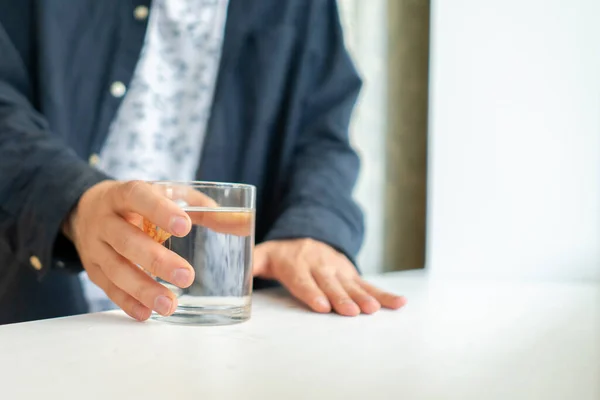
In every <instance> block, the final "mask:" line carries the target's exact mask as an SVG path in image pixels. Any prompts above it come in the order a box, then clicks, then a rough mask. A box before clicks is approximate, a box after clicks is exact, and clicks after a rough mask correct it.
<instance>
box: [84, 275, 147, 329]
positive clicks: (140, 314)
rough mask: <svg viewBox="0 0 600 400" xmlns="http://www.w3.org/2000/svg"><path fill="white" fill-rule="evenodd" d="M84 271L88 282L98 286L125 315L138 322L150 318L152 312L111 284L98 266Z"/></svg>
mask: <svg viewBox="0 0 600 400" xmlns="http://www.w3.org/2000/svg"><path fill="white" fill-rule="evenodd" d="M86 271H87V273H88V276H89V277H90V280H91V281H92V282H94V283H95V284H96V285H98V287H100V289H102V290H103V291H104V293H106V295H107V296H108V298H110V299H111V300H112V301H113V303H115V304H116V305H117V306H119V307H120V308H121V309H122V310H123V311H125V313H126V314H127V315H129V316H130V317H132V318H134V319H137V320H138V321H145V320H147V319H148V318H150V315H151V314H152V311H151V310H150V309H149V308H148V307H145V306H144V305H142V304H141V303H140V302H139V301H137V300H136V299H134V298H133V297H132V296H130V295H128V294H127V293H125V292H124V291H123V290H121V289H120V288H119V287H117V286H116V285H115V284H114V283H112V282H111V281H110V280H109V279H108V278H107V277H106V275H104V273H103V272H102V270H101V269H100V267H99V266H97V265H94V266H90V267H88V268H86Z"/></svg>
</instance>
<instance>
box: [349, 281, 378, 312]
mask: <svg viewBox="0 0 600 400" xmlns="http://www.w3.org/2000/svg"><path fill="white" fill-rule="evenodd" d="M341 284H342V286H343V288H344V289H345V290H346V293H348V294H349V295H350V297H351V298H352V300H354V302H355V303H356V304H357V305H358V306H359V307H360V310H361V311H362V312H363V313H365V314H373V313H375V312H377V311H379V309H380V308H381V304H379V302H378V301H377V300H376V299H375V298H374V297H373V296H371V295H370V294H369V293H367V291H365V290H364V289H363V288H361V287H360V286H359V285H358V283H356V282H355V281H353V280H352V279H345V280H342V281H341Z"/></svg>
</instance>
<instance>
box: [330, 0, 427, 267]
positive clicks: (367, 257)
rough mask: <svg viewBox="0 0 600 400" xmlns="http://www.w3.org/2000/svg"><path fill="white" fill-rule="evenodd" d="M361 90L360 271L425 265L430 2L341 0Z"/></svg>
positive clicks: (354, 132)
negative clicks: (362, 217) (362, 224)
mask: <svg viewBox="0 0 600 400" xmlns="http://www.w3.org/2000/svg"><path fill="white" fill-rule="evenodd" d="M338 3H339V4H340V10H341V15H342V20H343V23H344V28H345V33H346V43H347V46H348V48H349V50H350V52H351V54H352V56H353V58H354V60H355V63H356V65H357V68H358V70H359V71H360V73H361V75H362V77H363V80H364V88H363V91H362V94H361V96H360V98H359V101H358V103H357V107H356V112H355V114H354V116H353V120H352V125H351V132H350V133H351V139H352V142H353V144H354V146H355V148H356V149H357V151H358V152H359V154H360V156H361V161H362V170H361V174H360V176H359V180H358V184H357V187H356V192H355V196H356V199H357V201H358V202H359V203H360V205H361V206H362V208H363V210H364V212H365V218H366V229H367V232H366V238H365V243H364V246H363V249H362V251H361V253H360V255H359V260H358V261H359V263H360V265H361V269H362V270H363V271H364V272H365V273H377V272H383V271H392V270H402V269H411V268H422V267H423V266H424V255H425V208H426V207H425V206H426V167H427V163H426V156H427V151H426V146H427V94H428V91H427V82H428V56H429V49H428V47H429V0H387V1H386V0H369V1H366V0H339V1H338Z"/></svg>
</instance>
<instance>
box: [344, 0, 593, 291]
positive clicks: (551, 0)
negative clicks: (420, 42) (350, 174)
mask: <svg viewBox="0 0 600 400" xmlns="http://www.w3.org/2000/svg"><path fill="white" fill-rule="evenodd" d="M388 1H391V0H388ZM398 1H401V0H398ZM402 1H405V0H402ZM406 1H409V0H406ZM410 1H420V0H410ZM423 1H424V0H423ZM339 3H340V6H341V12H342V17H343V21H344V24H345V28H346V36H347V44H348V47H349V48H350V51H351V53H352V54H353V56H354V58H355V61H356V63H357V66H358V68H359V70H360V72H361V74H362V75H363V77H364V79H365V87H364V90H363V93H362V96H361V98H360V100H359V103H358V106H357V112H356V113H355V116H354V119H353V122H352V128H351V137H352V141H353V143H354V145H355V146H356V148H357V149H358V151H359V152H360V154H361V157H362V161H363V170H362V173H361V176H360V178H359V182H358V186H357V190H356V196H357V199H358V201H359V203H360V204H361V205H362V206H363V208H364V209H365V211H366V218H367V238H366V242H365V245H364V248H363V251H362V252H361V254H360V257H359V262H360V263H361V266H362V269H363V270H364V271H365V272H379V271H381V270H382V260H383V259H382V252H383V248H382V247H383V242H384V240H383V234H384V233H383V232H384V222H385V215H384V207H383V198H384V192H385V175H384V173H385V160H384V158H383V154H384V146H385V132H386V129H387V128H386V120H387V119H386V113H385V112H386V78H387V74H386V66H387V65H386V62H387V59H386V57H387V55H386V46H387V27H386V10H387V2H386V0H370V1H362V0H339ZM431 7H432V19H431V65H430V85H431V87H430V116H429V138H430V139H429V140H430V143H429V183H428V185H429V186H428V187H429V193H428V195H429V200H428V201H429V204H428V243H427V268H428V269H430V270H431V271H432V273H433V274H436V275H445V276H452V277H459V276H471V277H495V278H518V279H537V280H539V279H542V280H558V279H572V280H587V279H594V280H600V72H599V71H600V24H599V23H598V16H599V15H600V1H598V0H570V1H568V2H566V1H563V0H486V1H481V0H437V1H436V0H433V1H432V5H431ZM387 223H393V221H387Z"/></svg>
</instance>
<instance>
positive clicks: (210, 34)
mask: <svg viewBox="0 0 600 400" xmlns="http://www.w3.org/2000/svg"><path fill="white" fill-rule="evenodd" d="M227 6H228V0H154V1H153V2H152V7H151V10H150V16H149V21H148V27H147V31H146V37H145V40H144V45H143V48H142V51H141V53H140V58H139V60H138V63H137V66H136V69H135V72H134V75H133V78H132V81H131V84H130V87H129V88H128V89H127V94H126V95H125V97H124V98H123V102H122V103H121V106H120V108H119V110H118V112H117V115H116V118H115V120H114V121H113V122H112V124H111V125H110V128H109V133H108V137H107V140H106V142H105V144H104V147H103V149H102V151H101V153H100V160H99V162H98V164H97V168H99V169H100V170H102V171H104V172H105V173H107V174H108V175H109V176H112V177H113V178H116V179H119V180H132V179H141V180H176V181H190V180H194V178H195V176H196V171H197V169H198V164H199V162H200V156H201V153H202V146H203V142H204V136H205V132H206V128H207V123H208V119H209V116H210V110H211V107H212V102H213V93H214V89H215V86H216V80H217V72H218V69H219V63H220V58H221V51H222V46H223V39H224V34H225V23H226V18H227ZM82 281H83V283H84V290H85V293H86V297H87V300H88V303H90V310H91V311H100V310H104V309H109V308H114V305H113V304H112V303H111V302H110V301H109V300H108V298H107V297H106V296H105V295H104V293H103V292H101V291H100V290H99V288H98V287H97V286H95V285H93V284H92V283H91V281H89V278H88V277H87V275H86V274H85V273H83V274H82Z"/></svg>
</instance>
